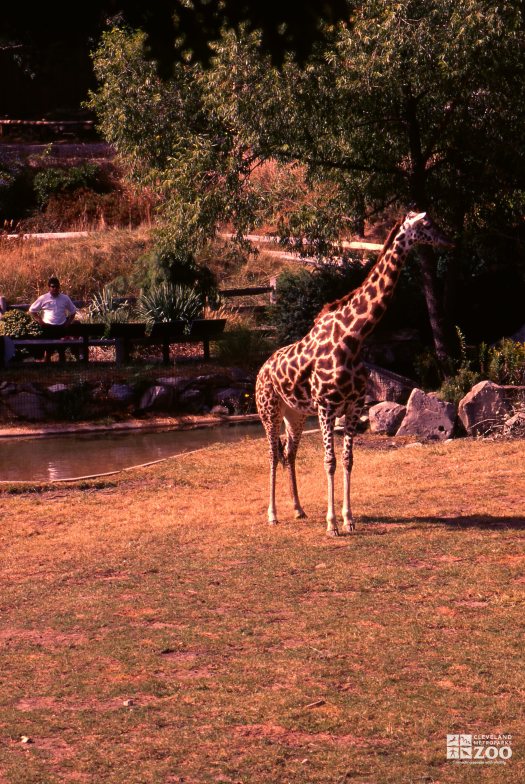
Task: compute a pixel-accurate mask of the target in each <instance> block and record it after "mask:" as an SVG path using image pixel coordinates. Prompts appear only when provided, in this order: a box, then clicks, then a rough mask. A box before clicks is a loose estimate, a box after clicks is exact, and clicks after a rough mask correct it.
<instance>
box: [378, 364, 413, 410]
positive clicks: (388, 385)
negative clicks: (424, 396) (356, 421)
mask: <svg viewBox="0 0 525 784" xmlns="http://www.w3.org/2000/svg"><path fill="white" fill-rule="evenodd" d="M366 367H367V370H368V381H367V386H366V397H367V401H368V402H378V401H385V400H388V401H391V402H393V403H399V404H400V405H404V404H405V403H406V402H407V400H408V398H409V397H410V393H411V392H412V390H413V389H414V387H415V386H416V385H415V383H414V382H413V381H411V380H410V379H409V378H405V376H400V375H399V374H398V373H392V371H390V370H385V369H384V368H380V367H378V366H377V365H371V364H369V363H366Z"/></svg>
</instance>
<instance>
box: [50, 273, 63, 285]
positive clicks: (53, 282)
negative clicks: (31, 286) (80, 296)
mask: <svg viewBox="0 0 525 784" xmlns="http://www.w3.org/2000/svg"><path fill="white" fill-rule="evenodd" d="M47 285H48V286H60V281H59V279H58V278H57V277H55V276H54V275H53V276H52V277H51V278H49V280H48V281H47Z"/></svg>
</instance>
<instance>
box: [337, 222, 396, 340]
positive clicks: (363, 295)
mask: <svg viewBox="0 0 525 784" xmlns="http://www.w3.org/2000/svg"><path fill="white" fill-rule="evenodd" d="M403 238H404V234H403V232H402V230H400V231H399V232H398V235H397V236H396V238H395V239H394V241H393V243H392V245H391V246H390V247H389V248H388V249H387V250H385V252H384V253H383V254H382V255H381V258H380V259H379V261H378V262H377V264H376V265H375V266H374V267H373V268H372V270H371V271H370V273H369V274H368V276H367V278H366V279H365V281H364V283H363V284H362V285H361V286H360V287H359V288H358V289H356V290H355V291H354V292H353V294H352V296H351V297H349V298H348V301H347V302H346V303H344V302H342V303H341V305H342V307H341V310H340V320H341V321H342V323H343V324H344V326H345V332H346V334H348V335H351V336H352V337H353V338H355V339H357V340H358V341H359V342H360V343H361V342H362V341H363V340H364V339H365V338H366V337H368V335H370V333H371V332H372V330H373V329H374V328H375V326H376V325H377V323H378V322H379V321H380V320H381V318H382V317H383V315H384V313H385V311H386V309H387V307H388V304H389V303H390V300H391V299H392V295H393V293H394V289H395V287H396V284H397V282H398V280H399V275H400V273H401V270H402V269H403V265H404V263H405V260H406V257H407V255H408V251H409V250H410V247H408V246H406V245H405V244H404V243H403V241H402V240H403Z"/></svg>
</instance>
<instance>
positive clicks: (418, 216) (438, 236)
mask: <svg viewBox="0 0 525 784" xmlns="http://www.w3.org/2000/svg"><path fill="white" fill-rule="evenodd" d="M400 232H403V233H404V236H405V241H406V242H407V244H408V245H416V244H419V245H433V246H434V247H436V248H452V247H453V246H454V243H453V242H452V241H451V240H450V239H449V238H448V237H447V236H446V234H444V233H443V232H442V231H441V229H438V227H437V226H436V225H435V224H434V223H433V222H432V220H431V219H430V218H429V217H428V215H427V213H426V212H409V213H408V215H407V216H406V218H405V220H404V221H403V224H402V226H401V229H400Z"/></svg>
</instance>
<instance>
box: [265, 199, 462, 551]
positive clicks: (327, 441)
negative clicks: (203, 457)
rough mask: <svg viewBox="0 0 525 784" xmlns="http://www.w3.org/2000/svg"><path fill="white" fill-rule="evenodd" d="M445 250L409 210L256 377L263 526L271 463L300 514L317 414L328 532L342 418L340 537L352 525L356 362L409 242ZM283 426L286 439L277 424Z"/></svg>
mask: <svg viewBox="0 0 525 784" xmlns="http://www.w3.org/2000/svg"><path fill="white" fill-rule="evenodd" d="M417 244H426V245H433V246H435V247H450V245H451V242H450V241H449V240H448V238H447V237H446V236H445V235H444V234H443V233H442V232H441V231H440V230H439V229H438V228H437V227H436V226H435V225H434V224H433V222H432V221H431V220H430V218H429V217H428V216H427V214H426V213H424V212H422V213H413V212H410V213H408V215H407V216H406V218H405V219H404V221H402V222H400V223H397V224H396V225H395V226H394V228H393V229H392V230H391V232H390V234H389V236H388V238H387V240H386V242H385V244H384V247H383V249H382V251H381V254H380V256H379V259H378V261H377V263H376V264H375V265H374V267H373V268H372V270H371V271H370V273H369V274H368V276H367V278H366V280H365V281H364V283H363V284H362V285H361V286H360V287H359V288H357V289H355V291H352V292H350V293H349V294H347V295H346V296H344V297H342V298H341V299H340V300H337V301H336V302H333V303H331V304H329V305H325V307H324V308H323V309H322V310H321V312H320V313H319V315H318V316H317V318H316V320H315V322H314V325H313V327H312V329H311V330H310V331H309V332H308V334H307V335H305V336H304V338H302V339H301V340H298V341H297V342H296V343H292V344H291V345H289V346H284V347H283V348H280V349H278V350H277V351H276V352H275V353H274V354H272V356H271V357H270V358H269V359H268V360H267V361H266V362H265V363H264V365H263V366H262V368H261V369H260V371H259V373H258V376H257V383H256V390H255V396H256V402H257V409H258V411H259V415H260V417H261V421H262V423H263V425H264V428H265V430H266V435H267V438H268V443H269V449H270V502H269V505H268V522H269V523H271V524H275V523H277V512H276V506H275V481H276V472H277V464H278V462H279V461H280V462H281V463H283V465H285V466H286V468H287V471H288V478H289V483H290V493H291V497H292V501H293V506H294V510H295V515H296V517H305V513H304V511H303V508H302V506H301V504H300V501H299V494H298V490H297V479H296V474H295V458H296V455H297V449H298V447H299V441H300V438H301V433H302V431H303V426H304V422H305V419H306V417H307V416H308V415H309V414H317V415H318V417H319V425H320V427H321V432H322V436H323V447H324V464H325V470H326V473H327V479H328V508H327V515H326V521H327V533H328V534H329V535H331V536H337V534H338V533H339V530H338V526H337V519H336V515H335V501H334V474H335V468H336V457H335V451H334V424H335V420H336V418H340V417H344V422H345V424H344V437H343V469H344V473H343V479H344V494H343V508H342V516H343V528H342V530H343V532H345V533H347V532H350V531H351V530H353V528H354V519H353V515H352V509H351V504H350V476H351V471H352V461H353V438H354V433H355V429H356V425H357V423H358V421H359V417H360V416H361V413H362V410H363V406H364V402H365V392H366V382H367V373H366V370H365V367H364V365H363V363H362V362H361V360H360V353H361V347H362V344H363V341H364V339H365V338H366V337H367V336H368V335H369V334H370V333H371V332H372V330H373V329H374V327H375V326H376V324H377V323H378V321H379V320H380V319H381V317H382V316H383V314H384V312H385V310H386V308H387V306H388V303H389V302H390V300H391V298H392V295H393V292H394V289H395V286H396V283H397V281H398V278H399V274H400V272H401V269H402V267H403V264H404V262H405V259H406V257H407V255H408V253H409V251H410V250H411V248H412V247H413V246H414V245H417ZM283 421H284V428H285V429H284V437H281V435H280V433H281V426H282V424H283Z"/></svg>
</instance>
